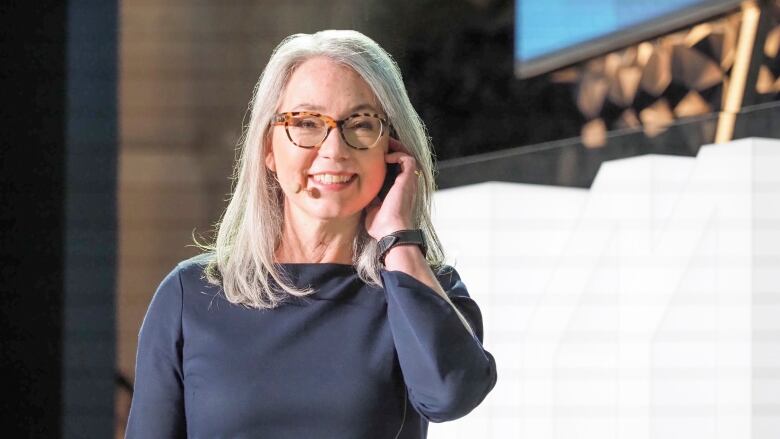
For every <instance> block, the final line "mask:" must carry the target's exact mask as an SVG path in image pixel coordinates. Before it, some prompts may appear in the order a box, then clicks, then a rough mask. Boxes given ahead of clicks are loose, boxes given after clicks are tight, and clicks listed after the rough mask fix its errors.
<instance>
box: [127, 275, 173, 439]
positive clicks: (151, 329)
mask: <svg viewBox="0 0 780 439" xmlns="http://www.w3.org/2000/svg"><path fill="white" fill-rule="evenodd" d="M181 316H182V286H181V279H180V277H179V270H178V267H177V269H175V270H173V271H172V272H171V273H170V274H168V276H167V277H166V278H165V279H164V280H163V281H162V283H161V284H160V287H159V288H158V289H157V291H156V292H155V294H154V297H153V298H152V302H151V303H150V305H149V308H148V310H147V312H146V316H145V317H144V321H143V324H142V325H141V331H140V334H139V337H138V355H137V357H136V368H135V386H134V387H135V389H134V392H133V401H132V405H131V409H130V417H129V419H128V422H127V430H126V432H125V438H127V439H135V438H138V439H141V438H144V439H146V438H161V439H168V438H184V437H186V436H187V432H186V423H185V419H184V392H183V374H182V344H183V342H182V329H181V328H182V325H181Z"/></svg>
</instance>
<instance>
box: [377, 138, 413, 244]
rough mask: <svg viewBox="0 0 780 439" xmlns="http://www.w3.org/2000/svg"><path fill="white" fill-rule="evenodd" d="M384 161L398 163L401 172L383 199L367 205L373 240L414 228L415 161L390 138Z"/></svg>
mask: <svg viewBox="0 0 780 439" xmlns="http://www.w3.org/2000/svg"><path fill="white" fill-rule="evenodd" d="M385 162H387V163H388V164H391V163H397V164H398V165H399V167H400V172H399V173H398V176H397V177H396V178H395V182H394V183H393V185H392V186H391V187H390V190H389V191H388V192H387V196H385V199H384V200H380V199H379V197H377V198H375V199H374V201H373V202H372V203H371V204H370V205H369V206H368V207H366V230H367V231H368V234H369V235H371V236H372V237H373V238H374V239H380V238H382V237H383V236H386V235H389V234H390V233H393V232H396V231H398V230H403V229H413V228H414V227H415V221H414V217H413V215H414V201H415V197H416V196H417V179H418V175H417V174H416V172H417V160H415V159H414V157H412V155H411V154H409V153H408V150H407V149H406V147H405V146H404V145H403V144H402V143H401V142H399V141H398V140H395V139H393V138H392V137H391V138H390V145H389V152H388V153H387V154H386V155H385Z"/></svg>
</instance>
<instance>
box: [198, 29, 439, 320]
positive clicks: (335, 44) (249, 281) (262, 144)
mask: <svg viewBox="0 0 780 439" xmlns="http://www.w3.org/2000/svg"><path fill="white" fill-rule="evenodd" d="M315 56H324V57H327V58H330V59H332V60H333V61H335V62H338V63H340V64H343V65H346V66H348V67H351V68H352V69H354V70H355V71H356V72H357V73H358V74H359V75H360V76H361V77H362V78H363V80H365V81H366V83H367V84H368V85H369V86H370V87H371V90H372V91H373V92H374V94H375V95H376V97H377V99H378V100H379V103H380V104H381V105H382V107H383V110H384V111H385V113H386V114H387V116H388V117H389V119H390V120H391V122H392V124H393V127H394V128H395V131H396V133H397V135H398V138H399V140H400V141H401V142H402V143H403V144H404V145H405V146H406V147H407V148H408V150H409V153H411V154H412V155H413V156H414V158H415V159H416V160H417V165H418V169H419V170H420V171H421V172H422V176H421V178H420V181H419V184H418V193H417V197H416V202H415V203H416V205H415V206H414V212H413V214H414V218H415V221H416V227H418V228H420V229H422V230H423V233H424V234H425V239H426V241H427V244H428V254H427V260H428V263H429V264H430V265H431V266H433V267H438V266H440V265H442V264H443V259H444V254H443V250H442V248H441V243H440V242H439V239H438V237H437V236H436V232H435V231H434V229H433V224H432V223H431V213H430V211H431V197H432V194H433V191H434V190H435V183H434V178H433V157H432V150H431V144H430V140H429V138H428V135H427V133H426V131H425V126H424V125H423V122H422V120H421V119H420V117H419V116H418V115H417V112H416V111H415V110H414V108H412V104H411V102H410V101H409V96H408V95H407V94H406V88H405V87H404V84H403V81H402V79H401V71H400V69H399V68H398V65H397V64H396V63H395V61H393V59H392V58H391V56H390V55H389V54H388V53H387V52H386V51H385V50H384V49H382V48H381V47H380V46H379V45H378V44H377V43H376V42H374V41H373V40H372V39H370V38H368V37H367V36H365V35H363V34H361V33H359V32H356V31H345V30H326V31H321V32H317V33H315V34H311V35H309V34H296V35H291V36H289V37H287V38H285V39H284V40H283V41H282V42H281V43H280V44H279V46H277V47H276V49H274V52H273V54H272V55H271V59H270V60H269V61H268V65H267V66H266V67H265V70H264V71H263V73H262V74H261V75H260V79H259V80H258V82H257V85H256V86H255V89H254V93H253V96H252V100H251V101H250V106H251V109H252V110H251V116H250V117H251V118H250V120H249V124H248V126H247V128H246V131H245V132H244V133H243V138H242V146H241V150H240V157H239V158H238V160H237V162H236V166H235V168H234V174H233V194H232V196H231V199H230V203H229V204H228V206H227V208H226V209H225V213H224V215H223V216H222V219H221V220H220V222H219V223H218V224H217V234H216V239H215V240H214V241H213V242H212V243H211V244H207V245H202V244H199V243H197V240H196V244H198V245H199V246H200V248H202V249H203V250H206V251H207V252H208V253H209V255H210V257H209V259H208V264H207V266H206V278H207V279H208V281H209V282H210V283H212V284H215V285H220V286H222V289H223V290H224V292H225V295H226V296H227V299H228V300H229V301H230V302H232V303H236V304H242V305H244V306H246V307H249V308H274V307H276V306H278V305H279V304H280V303H281V302H282V301H283V300H284V299H285V297H286V296H287V295H293V296H306V295H308V294H311V293H312V292H314V290H313V289H312V288H310V287H307V288H300V287H296V286H295V285H293V284H292V282H291V281H290V280H289V279H288V278H287V277H286V276H285V273H284V270H282V269H281V267H280V266H279V265H278V264H277V262H276V261H275V260H274V259H275V258H274V254H275V250H276V249H277V247H278V245H279V243H280V240H281V233H282V226H283V222H284V215H283V206H284V195H283V193H282V191H281V188H280V187H279V184H278V182H277V181H276V179H275V177H274V176H273V174H272V173H271V172H270V171H269V170H268V169H267V168H266V166H265V161H264V157H265V155H266V152H267V150H268V148H269V147H270V141H269V140H268V139H269V137H268V136H269V124H270V122H271V119H272V117H273V114H274V113H276V112H277V108H276V106H277V105H278V102H279V101H280V97H281V94H282V93H283V91H284V88H285V85H286V84H287V81H288V80H289V78H290V76H291V74H292V72H293V71H294V70H295V68H296V67H297V66H299V65H300V64H301V63H303V62H304V61H305V60H307V59H309V58H312V57H315ZM376 248H377V243H376V240H375V239H373V238H372V237H371V236H369V235H368V233H367V232H366V230H365V225H364V224H363V222H361V224H360V230H359V231H358V233H357V234H356V237H355V241H354V243H353V256H352V258H353V264H354V266H355V268H356V270H357V273H358V275H359V276H360V278H361V279H362V280H363V281H364V282H366V283H369V284H373V285H378V286H381V277H380V275H379V271H380V268H381V267H380V266H379V264H378V262H377V260H376ZM315 287H316V286H315Z"/></svg>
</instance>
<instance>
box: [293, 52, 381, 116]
mask: <svg viewBox="0 0 780 439" xmlns="http://www.w3.org/2000/svg"><path fill="white" fill-rule="evenodd" d="M281 101H282V107H283V108H282V110H283V111H295V110H299V109H300V110H312V111H320V112H328V111H334V110H339V111H347V110H349V109H353V108H356V107H361V108H364V109H365V108H371V109H373V110H374V111H380V107H381V106H380V105H379V103H378V100H377V98H376V96H375V95H374V92H373V91H372V90H371V87H370V86H369V85H368V83H367V82H366V81H365V80H364V79H363V78H362V77H361V76H360V75H359V74H358V73H357V72H356V71H355V70H353V69H352V68H351V67H348V66H345V65H343V64H340V63H337V62H335V61H332V60H330V59H328V58H325V57H316V58H311V59H308V60H306V61H304V62H303V63H301V64H300V65H299V66H298V67H297V68H296V69H295V70H294V71H293V73H292V75H291V76H290V79H289V81H288V83H287V86H286V87H285V90H284V94H283V96H282V100H281Z"/></svg>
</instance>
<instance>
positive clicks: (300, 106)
mask: <svg viewBox="0 0 780 439" xmlns="http://www.w3.org/2000/svg"><path fill="white" fill-rule="evenodd" d="M298 110H306V111H317V112H323V111H325V107H323V106H322V105H315V104H309V103H306V102H304V103H302V104H298V105H296V106H295V107H293V109H292V110H291V111H298ZM365 110H371V111H373V112H376V113H378V112H379V111H377V109H376V108H374V106H373V105H371V104H366V103H364V104H358V105H355V106H354V107H352V108H350V109H349V110H348V111H347V113H348V114H352V113H355V112H358V111H365Z"/></svg>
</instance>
